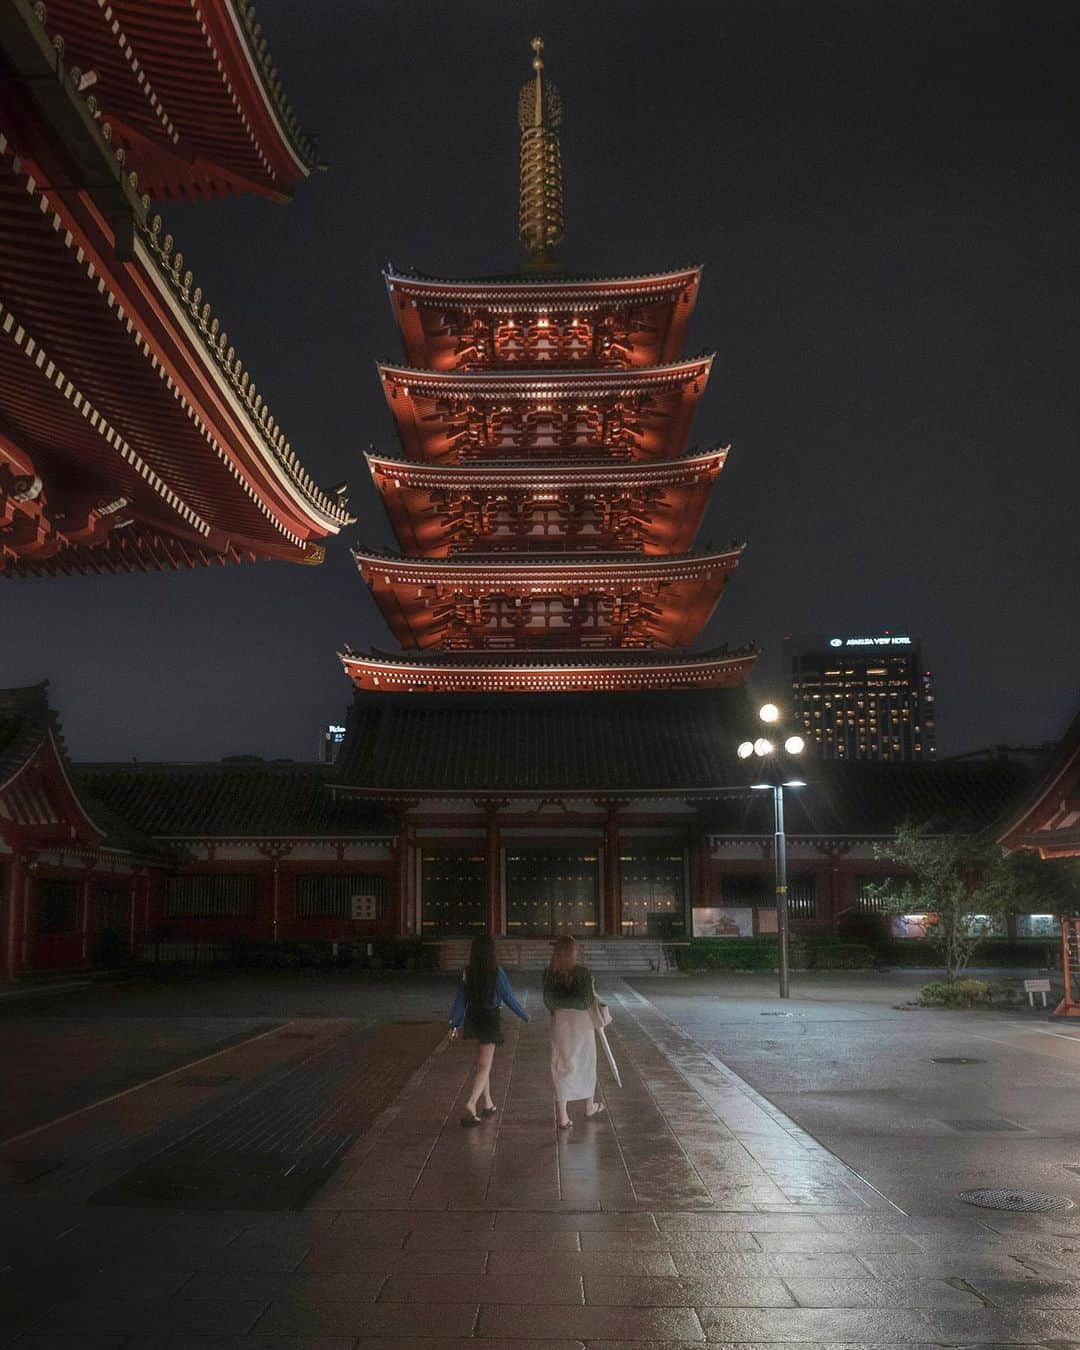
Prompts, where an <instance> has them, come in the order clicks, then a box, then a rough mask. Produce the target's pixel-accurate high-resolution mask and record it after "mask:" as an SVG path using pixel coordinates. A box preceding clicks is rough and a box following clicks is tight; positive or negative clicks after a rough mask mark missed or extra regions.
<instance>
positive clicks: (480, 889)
mask: <svg viewBox="0 0 1080 1350" xmlns="http://www.w3.org/2000/svg"><path fill="white" fill-rule="evenodd" d="M486 897H487V864H486V862H485V859H484V855H483V853H482V852H477V851H475V850H473V849H432V850H429V849H424V850H423V852H422V854H421V857H420V905H421V909H420V913H421V927H422V932H423V935H424V937H426V938H444V937H474V936H475V935H476V934H477V933H482V932H483V931H484V908H485V901H486Z"/></svg>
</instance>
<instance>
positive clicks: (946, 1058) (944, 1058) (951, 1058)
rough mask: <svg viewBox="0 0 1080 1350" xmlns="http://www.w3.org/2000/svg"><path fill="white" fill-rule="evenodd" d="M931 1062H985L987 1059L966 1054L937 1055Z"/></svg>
mask: <svg viewBox="0 0 1080 1350" xmlns="http://www.w3.org/2000/svg"><path fill="white" fill-rule="evenodd" d="M930 1062H931V1064H985V1063H986V1060H985V1059H968V1057H967V1056H966V1055H935V1056H934V1057H933V1059H931V1061H930Z"/></svg>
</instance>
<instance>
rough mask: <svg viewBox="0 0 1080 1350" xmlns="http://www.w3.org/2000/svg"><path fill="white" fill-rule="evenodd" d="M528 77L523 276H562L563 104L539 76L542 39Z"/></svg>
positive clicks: (522, 104) (522, 120)
mask: <svg viewBox="0 0 1080 1350" xmlns="http://www.w3.org/2000/svg"><path fill="white" fill-rule="evenodd" d="M532 50H533V62H532V64H533V71H534V72H535V73H534V75H533V78H532V79H531V80H529V81H528V82H527V83H526V84H524V85H523V86H522V89H521V94H520V95H519V97H518V123H519V125H520V127H521V205H520V212H519V217H518V233H519V235H520V237H521V242H522V243H523V244H524V246H525V255H524V258H523V259H522V267H523V269H524V270H525V271H527V272H530V271H561V270H562V266H561V264H560V262H559V259H558V254H557V249H558V246H559V244H560V243H562V237H563V229H564V227H565V224H566V219H565V216H564V213H563V186H562V159H561V156H560V153H559V127H560V126H561V125H562V99H561V98H560V97H559V91H558V89H556V87H555V86H554V85H553V84H552V83H551V81H550V80H548V79H546V78H545V76H544V58H543V51H544V40H543V38H539V37H534V38H533V40H532Z"/></svg>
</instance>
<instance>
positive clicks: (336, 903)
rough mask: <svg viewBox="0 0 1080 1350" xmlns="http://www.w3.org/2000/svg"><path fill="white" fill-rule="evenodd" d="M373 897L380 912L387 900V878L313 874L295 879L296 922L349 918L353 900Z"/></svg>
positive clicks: (361, 873)
mask: <svg viewBox="0 0 1080 1350" xmlns="http://www.w3.org/2000/svg"><path fill="white" fill-rule="evenodd" d="M364 895H372V896H374V897H375V906H376V909H377V910H378V911H379V912H380V913H381V911H382V908H383V902H384V900H385V897H386V879H385V877H382V876H380V875H378V874H377V873H367V872H352V873H348V874H347V875H344V876H342V875H338V874H327V873H322V872H313V873H311V875H309V876H299V877H297V878H296V917H297V918H298V919H351V918H352V914H353V897H354V896H364Z"/></svg>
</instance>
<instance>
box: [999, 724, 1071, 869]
mask: <svg viewBox="0 0 1080 1350" xmlns="http://www.w3.org/2000/svg"><path fill="white" fill-rule="evenodd" d="M997 842H998V843H999V844H1001V845H1002V847H1003V848H1005V849H1008V850H1010V851H1012V850H1015V849H1032V850H1034V851H1035V852H1037V853H1038V854H1039V856H1040V857H1042V858H1044V859H1050V858H1080V713H1077V715H1076V717H1074V718H1073V720H1072V723H1071V724H1070V726H1069V728H1068V730H1067V731H1066V732H1065V734H1064V736H1062V738H1061V740H1060V741H1059V742H1058V744H1057V745H1056V746H1055V747H1054V750H1053V752H1052V754H1051V756H1050V759H1049V762H1048V763H1047V764H1046V765H1045V768H1044V771H1043V773H1042V775H1041V777H1040V778H1039V780H1038V781H1037V782H1036V783H1035V784H1033V791H1032V792H1031V794H1030V795H1029V796H1028V797H1027V798H1026V799H1025V800H1024V801H1023V802H1021V803H1019V804H1018V806H1017V809H1016V810H1015V811H1014V812H1013V813H1012V814H1011V815H1010V816H1009V818H1008V819H1007V820H1006V821H1004V822H1003V823H1002V826H1001V829H1000V830H999V831H998V835H997Z"/></svg>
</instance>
